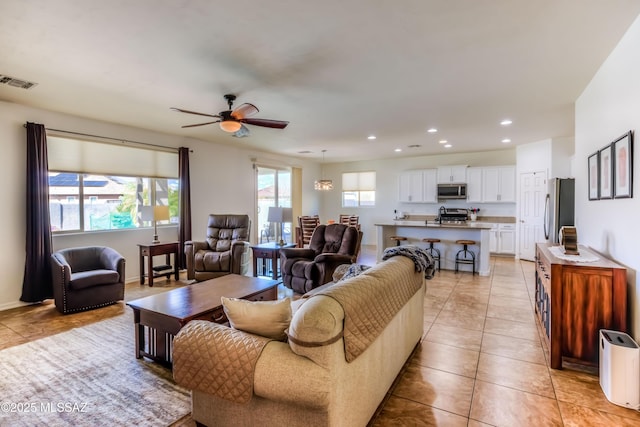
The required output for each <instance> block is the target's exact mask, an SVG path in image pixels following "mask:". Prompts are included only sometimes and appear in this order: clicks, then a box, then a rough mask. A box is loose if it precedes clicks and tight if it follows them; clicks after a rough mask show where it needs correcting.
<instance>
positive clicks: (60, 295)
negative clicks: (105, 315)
mask: <svg viewBox="0 0 640 427" xmlns="http://www.w3.org/2000/svg"><path fill="white" fill-rule="evenodd" d="M124 270H125V259H124V258H123V257H122V255H120V254H119V253H118V252H117V251H116V250H114V249H112V248H109V247H106V246H85V247H78V248H68V249H61V250H59V251H56V252H54V253H53V254H51V271H52V274H53V296H54V299H55V303H56V308H57V309H58V311H59V312H61V313H63V314H67V313H73V312H75V311H83V310H90V309H93V308H98V307H102V306H105V305H109V304H113V303H115V302H117V301H120V300H123V299H124V279H125V275H124Z"/></svg>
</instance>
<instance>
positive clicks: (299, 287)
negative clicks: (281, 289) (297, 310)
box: [280, 224, 362, 294]
mask: <svg viewBox="0 0 640 427" xmlns="http://www.w3.org/2000/svg"><path fill="white" fill-rule="evenodd" d="M361 240H362V232H361V231H358V229H357V228H355V227H351V226H347V225H344V224H329V225H324V224H320V225H318V226H317V227H316V229H315V230H314V231H313V235H312V236H311V241H310V242H309V247H308V248H283V249H280V265H281V268H282V280H283V283H284V285H285V286H286V287H287V288H289V289H293V291H294V292H297V293H300V294H303V293H305V292H309V291H310V290H311V289H313V288H317V287H318V286H321V285H324V284H325V283H328V282H330V281H331V280H332V275H333V272H334V270H335V269H336V267H338V266H339V265H341V264H350V263H354V262H356V259H357V257H358V251H359V250H360V241H361Z"/></svg>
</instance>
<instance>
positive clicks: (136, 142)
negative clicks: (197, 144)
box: [23, 123, 193, 153]
mask: <svg viewBox="0 0 640 427" xmlns="http://www.w3.org/2000/svg"><path fill="white" fill-rule="evenodd" d="M23 126H24V127H25V128H26V127H27V124H26V123H25V124H24V125H23ZM45 129H46V130H48V131H52V132H62V133H68V134H71V135H78V136H88V137H91V138H101V139H109V140H111V141H118V142H124V143H130V144H140V145H147V146H149V147H157V148H164V149H169V150H172V151H176V152H177V151H178V149H177V148H175V147H169V146H166V145H159V144H150V143H148V142H139V141H131V140H128V139H122V138H112V137H110V136H100V135H92V134H90V133H82V132H73V131H69V130H62V129H52V128H48V127H45ZM189 151H190V152H192V153H193V150H189Z"/></svg>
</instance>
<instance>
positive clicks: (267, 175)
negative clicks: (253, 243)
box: [254, 165, 292, 243]
mask: <svg viewBox="0 0 640 427" xmlns="http://www.w3.org/2000/svg"><path fill="white" fill-rule="evenodd" d="M256 206H257V211H256V217H255V219H254V223H255V224H256V225H257V227H258V228H257V231H258V232H257V235H258V243H268V242H277V241H279V240H280V237H282V239H283V240H284V241H285V242H291V241H292V240H291V238H292V236H291V230H292V227H291V223H290V222H287V223H284V224H275V223H271V222H269V207H283V208H290V207H291V170H290V169H287V168H277V167H273V166H260V165H256ZM281 234H282V236H281Z"/></svg>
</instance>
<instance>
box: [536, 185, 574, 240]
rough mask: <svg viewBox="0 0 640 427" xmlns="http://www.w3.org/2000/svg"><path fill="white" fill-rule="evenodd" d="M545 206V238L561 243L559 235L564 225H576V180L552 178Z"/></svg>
mask: <svg viewBox="0 0 640 427" xmlns="http://www.w3.org/2000/svg"><path fill="white" fill-rule="evenodd" d="M548 184H549V189H548V192H547V198H546V200H545V204H544V238H545V239H547V240H548V241H549V242H550V243H559V241H558V234H559V231H560V228H561V227H562V226H564V225H571V226H573V225H575V215H574V213H575V196H576V192H575V188H576V185H575V179H574V178H552V179H550V180H549V182H548Z"/></svg>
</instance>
